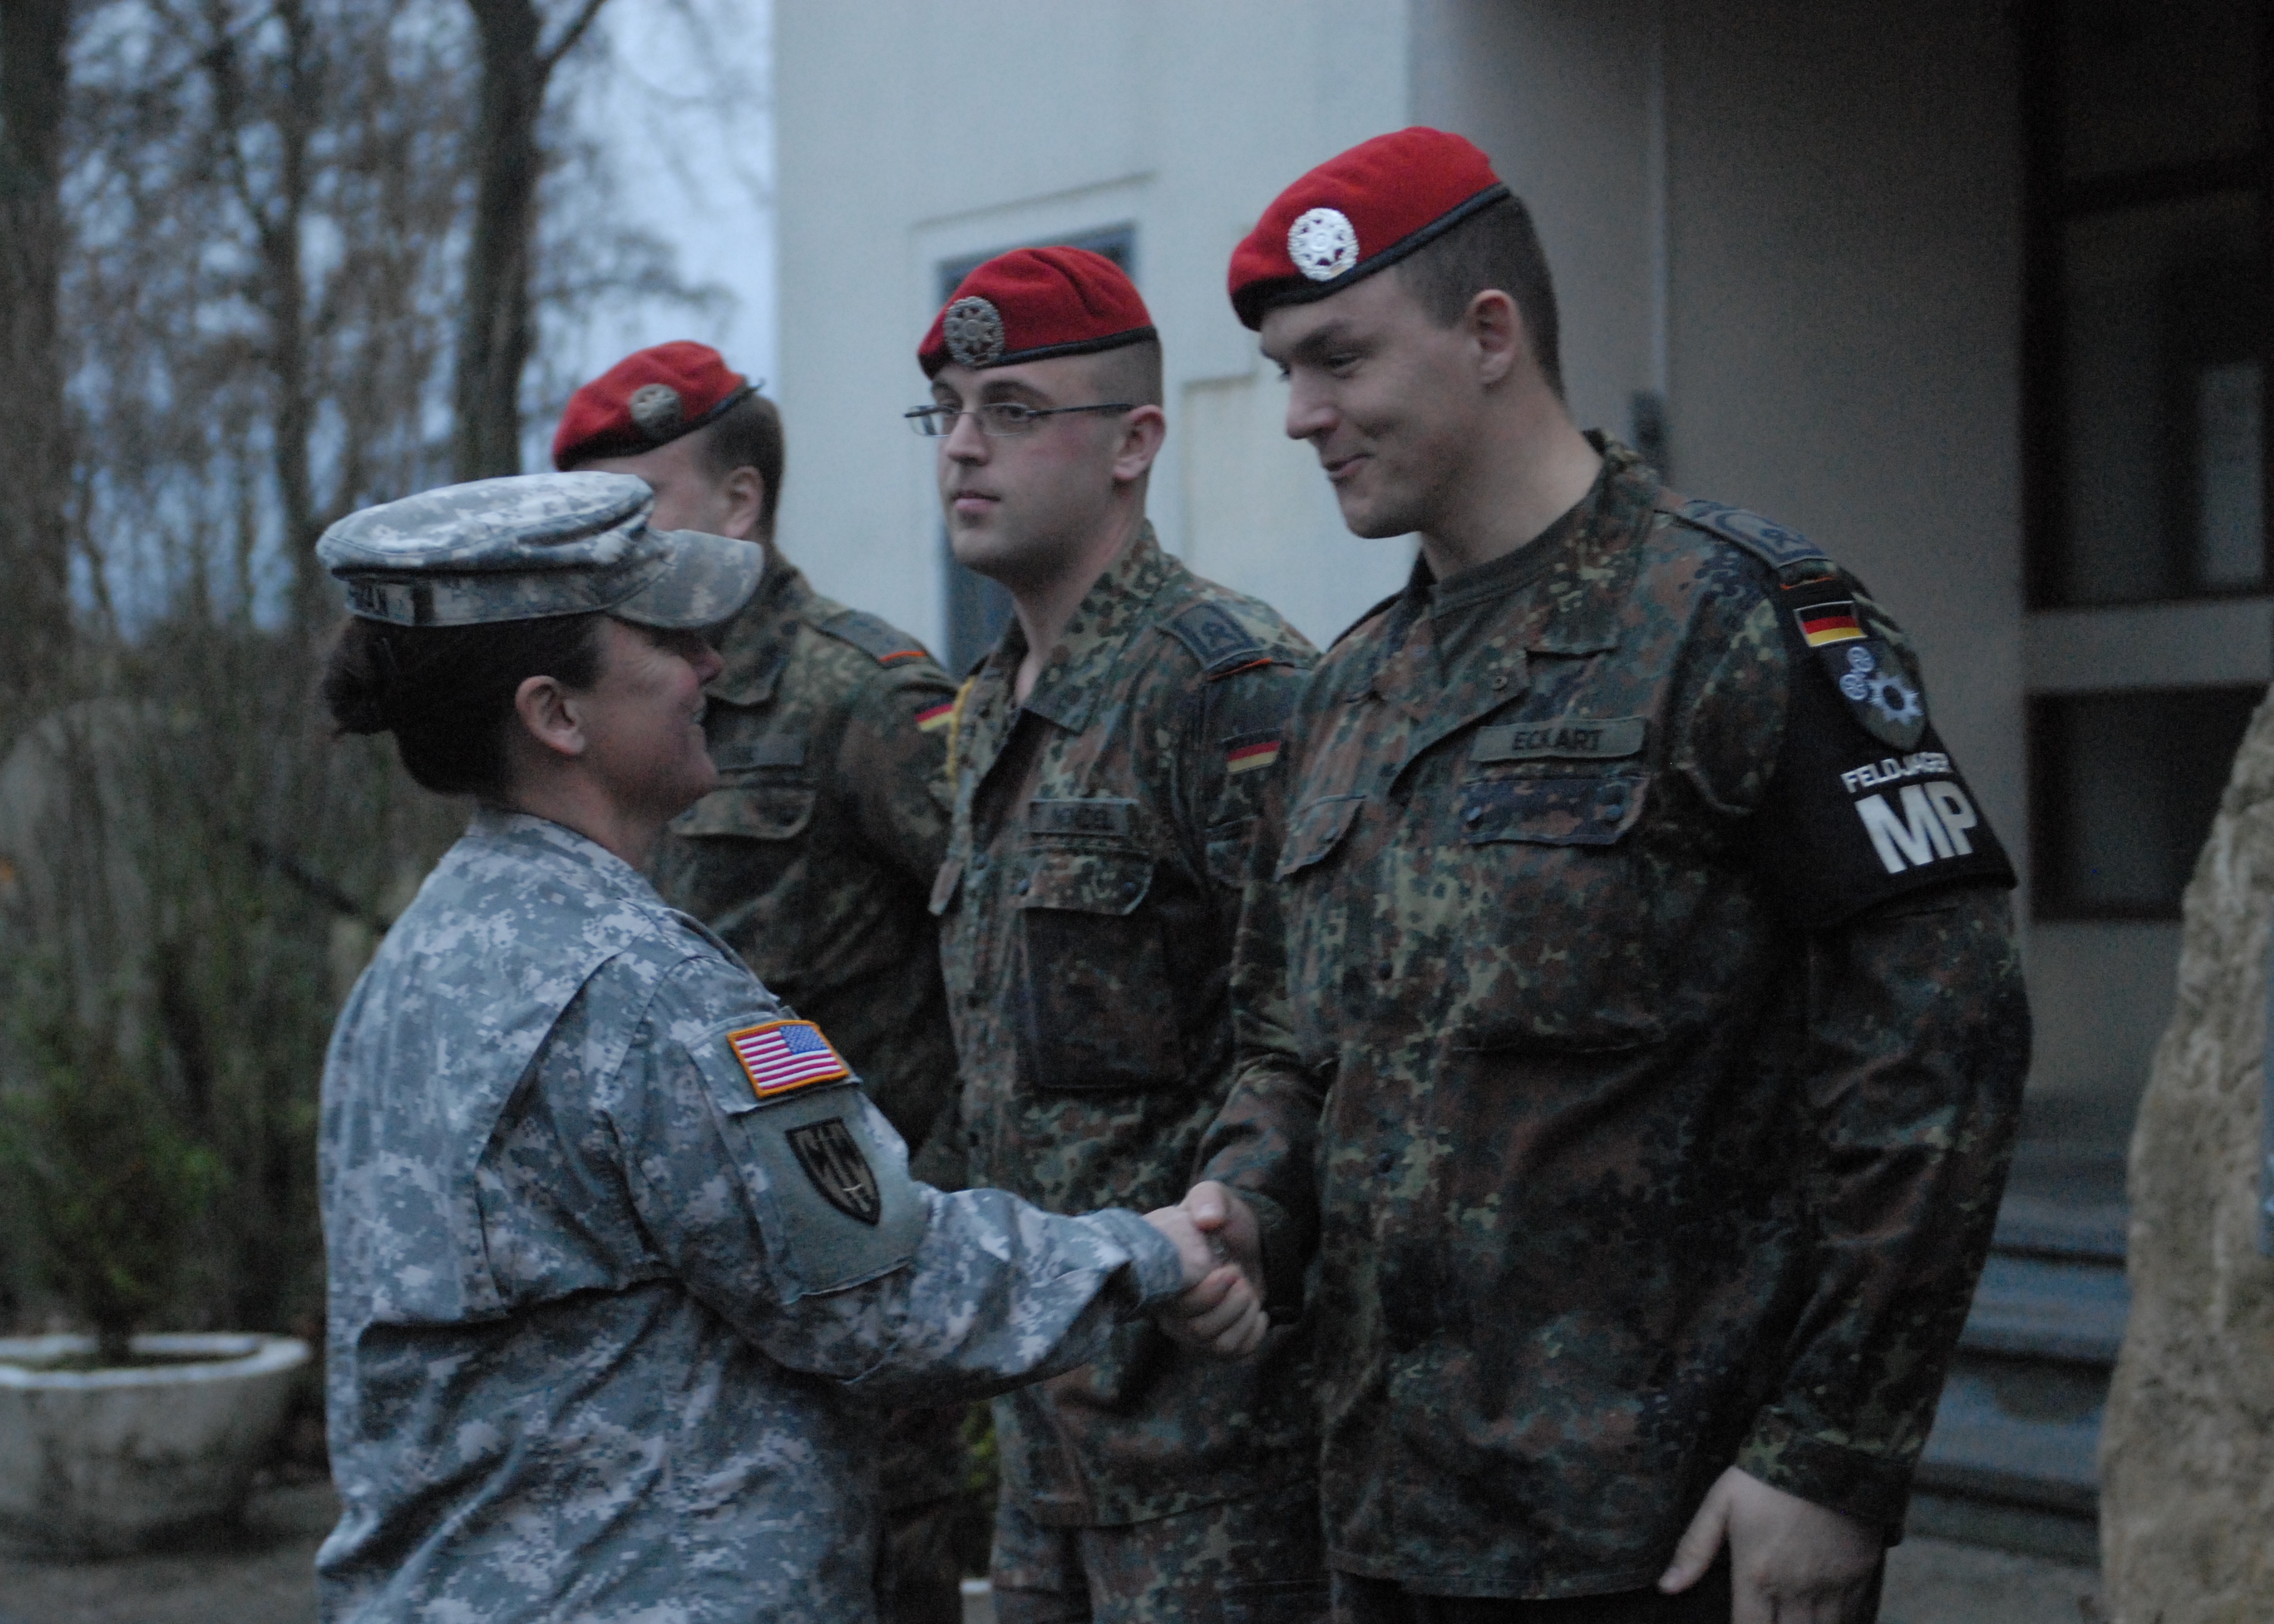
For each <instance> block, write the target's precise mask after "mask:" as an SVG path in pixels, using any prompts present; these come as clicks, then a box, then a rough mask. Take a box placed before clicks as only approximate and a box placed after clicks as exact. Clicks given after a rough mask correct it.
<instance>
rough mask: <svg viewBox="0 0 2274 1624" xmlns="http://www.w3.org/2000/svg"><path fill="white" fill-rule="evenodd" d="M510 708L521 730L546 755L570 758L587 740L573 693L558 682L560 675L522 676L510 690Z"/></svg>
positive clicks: (573, 757) (575, 755)
mask: <svg viewBox="0 0 2274 1624" xmlns="http://www.w3.org/2000/svg"><path fill="white" fill-rule="evenodd" d="M513 710H514V714H515V716H516V717H518V718H520V721H521V726H522V731H523V733H527V734H528V735H529V737H530V738H531V740H533V741H536V743H537V745H538V748H539V749H540V750H541V751H542V752H543V753H544V754H545V755H546V756H561V757H565V758H568V759H570V760H574V759H575V758H576V757H577V756H582V755H584V749H585V747H586V745H587V743H588V742H589V741H587V740H586V739H585V737H584V718H583V717H581V716H580V715H579V714H578V713H577V705H576V695H574V694H571V693H570V692H569V690H568V689H567V688H563V687H561V680H560V679H559V678H557V677H523V679H522V680H521V686H520V687H519V688H516V689H514V691H513Z"/></svg>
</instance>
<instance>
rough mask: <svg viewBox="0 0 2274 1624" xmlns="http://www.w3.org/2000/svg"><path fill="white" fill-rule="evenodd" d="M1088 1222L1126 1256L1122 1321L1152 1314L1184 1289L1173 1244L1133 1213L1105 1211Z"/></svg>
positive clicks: (1182, 1267)
mask: <svg viewBox="0 0 2274 1624" xmlns="http://www.w3.org/2000/svg"><path fill="white" fill-rule="evenodd" d="M1089 1217H1090V1222H1093V1223H1096V1224H1099V1225H1102V1226H1103V1228H1104V1229H1106V1230H1107V1231H1108V1232H1109V1233H1110V1234H1111V1236H1112V1237H1113V1238H1114V1239H1115V1240H1116V1241H1118V1242H1119V1243H1120V1244H1121V1245H1122V1246H1123V1248H1124V1249H1125V1250H1126V1251H1127V1252H1128V1253H1129V1263H1128V1272H1127V1274H1126V1276H1125V1278H1126V1280H1127V1281H1128V1282H1129V1287H1128V1288H1127V1289H1124V1291H1123V1292H1122V1293H1121V1294H1120V1295H1121V1296H1122V1299H1123V1300H1122V1304H1121V1317H1122V1318H1123V1319H1135V1318H1137V1317H1138V1316H1139V1315H1141V1314H1146V1313H1149V1312H1152V1311H1153V1310H1154V1309H1155V1308H1157V1307H1158V1306H1160V1304H1163V1303H1165V1302H1167V1301H1169V1300H1170V1299H1171V1297H1176V1296H1178V1295H1179V1294H1180V1293H1181V1292H1182V1291H1183V1290H1184V1289H1185V1262H1184V1259H1182V1258H1180V1257H1178V1255H1177V1248H1176V1245H1175V1243H1173V1242H1171V1240H1170V1239H1169V1237H1167V1236H1165V1235H1163V1234H1162V1233H1161V1232H1160V1231H1159V1230H1158V1229H1155V1228H1154V1227H1153V1226H1152V1225H1151V1224H1149V1223H1147V1222H1145V1221H1144V1219H1142V1218H1141V1217H1139V1216H1138V1215H1137V1214H1135V1213H1133V1212H1127V1211H1125V1210H1123V1209H1122V1208H1119V1207H1108V1208H1107V1209H1106V1210H1105V1211H1103V1212H1097V1213H1092V1214H1090V1215H1089Z"/></svg>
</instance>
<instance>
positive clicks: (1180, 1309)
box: [1145, 1207, 1271, 1359]
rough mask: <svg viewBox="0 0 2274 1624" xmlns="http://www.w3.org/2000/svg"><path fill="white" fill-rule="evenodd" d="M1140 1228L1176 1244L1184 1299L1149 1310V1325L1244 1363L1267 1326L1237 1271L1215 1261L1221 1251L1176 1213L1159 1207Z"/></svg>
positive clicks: (1260, 1307)
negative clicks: (1147, 1226)
mask: <svg viewBox="0 0 2274 1624" xmlns="http://www.w3.org/2000/svg"><path fill="white" fill-rule="evenodd" d="M1145 1222H1148V1223H1149V1224H1151V1225H1152V1226H1153V1227H1154V1228H1155V1229H1158V1230H1160V1232H1161V1233H1162V1234H1163V1235H1165V1236H1167V1237H1169V1239H1170V1240H1171V1241H1173V1242H1174V1243H1175V1244H1176V1247H1177V1255H1178V1258H1179V1259H1182V1261H1183V1263H1184V1266H1185V1290H1184V1294H1183V1295H1182V1296H1181V1297H1178V1298H1177V1299H1176V1300H1175V1301H1174V1302H1172V1303H1168V1304H1163V1305H1162V1306H1161V1307H1159V1308H1156V1309H1155V1310H1154V1311H1153V1319H1154V1323H1155V1324H1156V1325H1158V1326H1159V1327H1161V1329H1162V1330H1163V1332H1165V1333H1166V1334H1167V1335H1169V1336H1171V1338H1173V1339H1174V1340H1176V1341H1178V1342H1183V1343H1184V1344H1185V1345H1186V1347H1189V1348H1197V1349H1199V1350H1201V1352H1202V1353H1207V1354H1211V1355H1214V1356H1215V1357H1217V1358H1220V1359H1239V1358H1245V1357H1246V1356H1247V1355H1249V1354H1251V1353H1253V1352H1254V1351H1255V1350H1256V1349H1257V1348H1258V1347H1260V1346H1261V1345H1262V1342H1263V1333H1264V1332H1265V1331H1267V1330H1269V1328H1270V1325H1271V1322H1270V1320H1269V1319H1268V1318H1266V1317H1265V1315H1264V1312H1263V1299H1262V1297H1261V1294H1260V1293H1258V1292H1257V1291H1256V1289H1255V1288H1254V1287H1253V1286H1251V1285H1250V1284H1248V1282H1247V1277H1246V1275H1245V1274H1242V1273H1241V1272H1240V1269H1239V1265H1237V1264H1235V1263H1231V1262H1224V1261H1220V1259H1222V1257H1223V1252H1222V1250H1221V1249H1220V1248H1219V1247H1217V1246H1216V1245H1215V1244H1212V1243H1211V1240H1210V1237H1208V1236H1206V1235H1203V1234H1202V1233H1201V1230H1200V1229H1199V1227H1198V1226H1197V1225H1196V1224H1194V1223H1193V1219H1192V1216H1191V1214H1189V1213H1187V1212H1186V1210H1185V1208H1183V1207H1159V1208H1157V1209H1156V1210H1155V1211H1152V1212H1149V1213H1147V1214H1145Z"/></svg>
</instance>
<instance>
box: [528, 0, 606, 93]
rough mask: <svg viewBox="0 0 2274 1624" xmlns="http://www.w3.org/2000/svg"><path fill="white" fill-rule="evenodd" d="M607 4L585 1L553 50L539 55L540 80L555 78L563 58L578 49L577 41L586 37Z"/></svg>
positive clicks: (600, 0)
mask: <svg viewBox="0 0 2274 1624" xmlns="http://www.w3.org/2000/svg"><path fill="white" fill-rule="evenodd" d="M607 3H608V0H584V7H583V9H582V10H580V11H578V12H577V13H576V17H575V18H574V19H571V20H570V22H569V26H567V27H566V28H564V29H562V30H561V37H560V38H559V39H558V40H556V41H553V48H552V49H550V50H545V51H539V52H538V56H537V71H538V77H539V78H540V79H550V78H552V77H553V69H554V68H556V67H558V66H560V64H561V58H562V57H563V56H567V55H568V54H569V52H570V51H572V50H574V49H576V41H579V40H581V39H583V38H584V34H585V31H586V30H587V29H589V28H591V26H592V22H593V19H596V18H597V17H599V14H600V8H601V7H602V6H604V5H606V4H607Z"/></svg>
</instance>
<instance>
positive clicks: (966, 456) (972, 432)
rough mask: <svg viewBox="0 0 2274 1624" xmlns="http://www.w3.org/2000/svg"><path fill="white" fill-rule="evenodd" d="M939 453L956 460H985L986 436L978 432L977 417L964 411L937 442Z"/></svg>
mask: <svg viewBox="0 0 2274 1624" xmlns="http://www.w3.org/2000/svg"><path fill="white" fill-rule="evenodd" d="M939 449H940V455H942V456H945V457H949V458H951V459H953V461H955V462H985V461H986V460H987V436H986V435H984V434H983V433H981V432H979V417H978V414H977V413H975V412H968V411H967V412H965V413H963V414H962V415H961V416H960V417H957V418H956V420H955V426H954V427H953V428H952V429H950V430H948V432H947V438H946V439H945V440H942V441H940V442H939Z"/></svg>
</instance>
